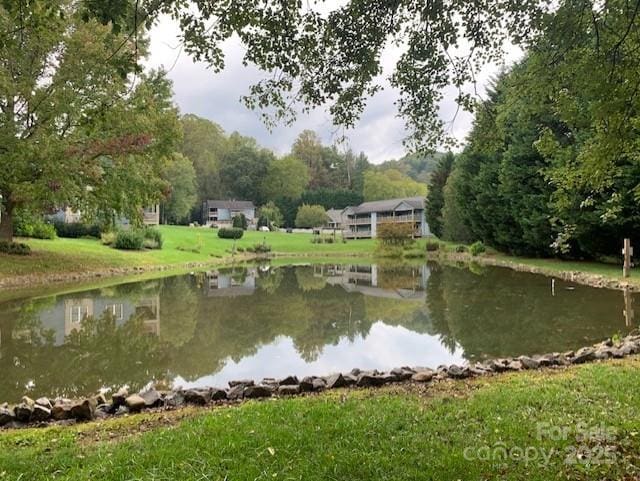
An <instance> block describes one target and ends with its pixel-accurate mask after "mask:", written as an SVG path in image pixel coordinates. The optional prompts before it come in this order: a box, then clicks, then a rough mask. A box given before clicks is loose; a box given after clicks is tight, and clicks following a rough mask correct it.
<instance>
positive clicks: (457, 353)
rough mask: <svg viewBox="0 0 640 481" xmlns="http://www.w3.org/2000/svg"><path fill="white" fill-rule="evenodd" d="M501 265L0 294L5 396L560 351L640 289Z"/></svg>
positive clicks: (331, 270) (627, 314)
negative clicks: (15, 296) (572, 282)
mask: <svg viewBox="0 0 640 481" xmlns="http://www.w3.org/2000/svg"><path fill="white" fill-rule="evenodd" d="M568 287H569V286H568V285H567V284H565V283H562V282H560V281H557V282H556V283H555V286H554V288H553V290H552V289H550V280H549V279H547V278H544V277H540V276H533V275H528V274H523V273H517V272H513V271H509V270H505V269H499V268H487V269H481V268H477V267H476V268H473V269H471V270H470V269H466V268H456V267H441V266H438V265H436V264H429V265H313V266H298V267H279V268H278V267H271V266H269V265H263V266H255V267H249V268H240V267H235V268H227V269H219V270H216V271H210V272H203V273H197V274H194V275H190V276H179V277H170V278H166V279H160V280H153V281H145V282H139V283H130V284H124V285H120V286H115V287H109V288H103V289H98V290H91V291H86V292H82V293H76V294H65V295H59V296H52V297H46V298H37V299H28V300H23V301H16V302H12V303H5V304H2V305H0V372H1V373H2V376H1V378H0V399H17V398H19V397H20V396H21V395H22V394H24V393H25V392H28V391H29V390H33V391H35V393H36V394H47V395H62V394H64V395H81V394H85V393H88V392H92V391H95V390H96V389H98V388H101V387H115V386H120V385H122V384H125V383H126V384H129V385H131V386H132V387H133V388H141V387H142V386H144V385H146V384H147V383H149V382H150V381H152V380H156V381H158V380H162V381H165V382H166V383H167V384H175V383H178V384H182V385H189V386H191V385H207V384H223V383H225V382H227V381H228V380H230V379H232V378H238V377H252V378H260V377H263V376H281V375H285V374H289V373H295V374H298V375H305V374H325V373H328V372H333V371H338V370H341V371H344V370H349V369H351V368H352V367H361V368H379V369H385V368H390V367H394V366H400V365H425V366H433V367H435V366H437V365H438V364H441V363H451V362H463V361H464V360H469V361H474V360H480V359H483V358H486V357H499V356H509V355H518V354H523V353H528V354H534V353H541V352H550V351H562V350H566V349H570V348H575V347H578V346H581V345H583V344H585V343H589V342H595V341H597V340H599V339H601V338H603V337H606V336H609V335H611V334H613V333H616V332H625V331H626V330H629V329H630V328H631V327H632V326H631V325H632V324H633V307H632V303H633V300H634V297H635V296H634V295H633V294H632V293H630V292H628V291H625V292H623V293H621V292H619V291H607V290H598V289H591V288H587V287H582V286H576V287H575V288H574V289H573V290H568Z"/></svg>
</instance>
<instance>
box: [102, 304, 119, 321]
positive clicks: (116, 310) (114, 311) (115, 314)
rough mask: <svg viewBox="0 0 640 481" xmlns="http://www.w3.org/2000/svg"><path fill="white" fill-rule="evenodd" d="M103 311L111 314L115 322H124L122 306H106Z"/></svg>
mask: <svg viewBox="0 0 640 481" xmlns="http://www.w3.org/2000/svg"><path fill="white" fill-rule="evenodd" d="M104 311H105V312H108V313H109V314H111V315H112V316H113V317H114V318H115V320H116V321H122V320H124V304H107V306H106V307H105V308H104Z"/></svg>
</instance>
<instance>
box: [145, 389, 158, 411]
mask: <svg viewBox="0 0 640 481" xmlns="http://www.w3.org/2000/svg"><path fill="white" fill-rule="evenodd" d="M140 397H141V398H142V399H143V400H144V404H145V406H146V407H148V408H154V407H156V406H159V405H160V404H162V397H161V396H160V393H159V392H158V391H156V390H155V389H149V390H148V391H145V392H143V393H141V394H140Z"/></svg>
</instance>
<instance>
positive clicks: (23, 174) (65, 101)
mask: <svg viewBox="0 0 640 481" xmlns="http://www.w3.org/2000/svg"><path fill="white" fill-rule="evenodd" d="M24 3H25V2H23V1H18V2H2V4H1V6H0V32H2V34H1V35H2V37H1V40H0V84H1V85H2V88H1V89H0V118H1V121H0V165H2V169H0V195H1V196H2V201H1V206H2V220H1V223H0V238H2V239H5V240H11V239H12V237H13V221H12V219H13V213H14V211H15V210H16V209H17V208H24V209H27V210H30V211H34V212H44V211H46V210H49V209H51V208H54V207H57V206H63V205H68V206H70V207H71V208H73V209H77V210H82V211H83V212H84V213H86V214H87V215H89V214H90V213H97V212H102V213H106V214H111V215H113V213H117V214H123V215H126V216H128V217H129V218H131V219H132V220H134V221H135V220H136V219H139V218H140V208H141V207H143V206H144V205H148V204H152V203H155V202H157V201H158V200H160V198H161V196H162V194H163V191H164V190H166V184H164V182H162V181H161V179H160V174H161V169H162V166H163V158H164V157H165V156H166V155H168V154H170V153H171V152H172V151H173V150H174V148H175V143H176V141H177V140H178V139H179V129H178V125H177V112H176V109H175V107H174V106H173V104H172V103H171V85H170V83H169V82H168V81H167V80H166V78H165V76H164V74H163V73H161V72H152V73H150V74H148V75H142V74H140V73H138V75H137V76H136V79H135V82H134V78H133V77H132V76H128V74H129V73H132V72H134V71H136V68H137V67H136V55H138V56H143V55H144V53H145V45H146V42H145V40H144V38H143V37H142V36H140V38H137V37H136V38H135V39H134V38H131V37H129V36H126V35H120V34H118V33H117V32H115V31H114V30H113V29H112V28H111V27H108V26H103V25H101V24H99V23H98V22H96V21H95V20H93V19H91V18H83V17H84V15H83V13H84V12H85V10H84V8H83V5H82V4H80V3H79V2H72V1H70V0H54V1H46V2H45V1H44V0H34V1H33V2H30V3H29V5H28V7H27V6H26V5H25V4H24ZM127 13H130V11H127Z"/></svg>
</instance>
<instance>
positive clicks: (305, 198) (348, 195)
mask: <svg viewBox="0 0 640 481" xmlns="http://www.w3.org/2000/svg"><path fill="white" fill-rule="evenodd" d="M300 200H301V203H303V204H317V205H321V206H322V207H324V208H325V209H344V208H345V207H348V206H350V205H358V204H362V202H363V200H364V199H363V197H362V194H360V193H359V192H354V191H352V190H348V189H327V188H322V189H316V190H308V191H306V192H304V193H303V194H302V197H301V199H300Z"/></svg>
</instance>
